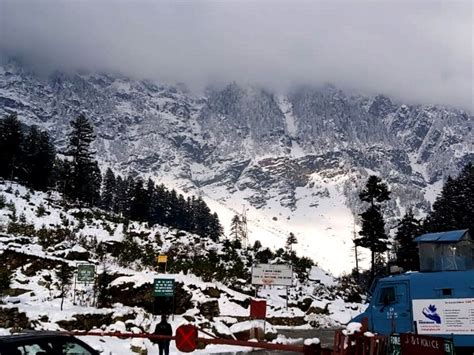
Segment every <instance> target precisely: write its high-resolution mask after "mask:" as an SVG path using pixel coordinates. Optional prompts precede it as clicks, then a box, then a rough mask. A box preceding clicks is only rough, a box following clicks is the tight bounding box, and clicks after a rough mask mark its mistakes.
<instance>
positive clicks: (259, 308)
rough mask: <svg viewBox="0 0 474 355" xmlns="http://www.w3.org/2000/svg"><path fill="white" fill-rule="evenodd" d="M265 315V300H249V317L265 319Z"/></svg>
mask: <svg viewBox="0 0 474 355" xmlns="http://www.w3.org/2000/svg"><path fill="white" fill-rule="evenodd" d="M266 315H267V301H265V300H262V301H257V300H251V301H250V318H253V319H265V317H266Z"/></svg>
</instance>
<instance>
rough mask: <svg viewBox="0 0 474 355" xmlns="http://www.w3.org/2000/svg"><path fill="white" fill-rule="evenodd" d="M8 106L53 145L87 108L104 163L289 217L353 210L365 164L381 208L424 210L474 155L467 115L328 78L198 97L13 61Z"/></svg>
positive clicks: (393, 212)
mask: <svg viewBox="0 0 474 355" xmlns="http://www.w3.org/2000/svg"><path fill="white" fill-rule="evenodd" d="M9 112H18V114H19V117H20V119H22V120H24V121H25V122H27V123H29V124H37V125H39V126H41V127H43V128H46V129H48V130H49V131H50V132H51V133H52V134H53V135H54V137H55V138H56V141H57V144H58V146H59V147H62V146H64V144H65V139H66V138H65V134H64V133H65V132H66V131H68V129H69V121H70V120H71V119H72V118H74V117H75V116H76V115H77V114H78V113H84V114H86V116H87V117H89V118H90V119H91V120H92V121H93V123H94V125H95V127H96V131H97V136H98V139H97V140H96V142H95V145H96V147H95V148H96V149H97V153H98V157H99V159H100V160H101V161H102V162H105V163H109V164H111V165H113V166H115V167H116V168H117V169H120V171H125V170H131V169H135V170H138V171H140V172H142V173H149V174H152V175H154V176H156V177H157V178H158V179H161V180H164V181H171V182H173V183H174V184H175V185H177V186H178V187H180V188H182V189H183V190H185V191H187V190H194V191H199V192H200V193H202V194H204V195H205V196H207V197H208V198H211V199H214V200H217V201H219V202H220V203H223V204H225V205H227V207H229V208H230V209H233V210H237V211H238V210H240V208H241V207H239V206H241V204H242V203H245V204H247V205H248V206H250V207H251V208H253V209H255V210H259V211H260V212H261V211H266V214H267V216H272V215H273V216H278V217H273V220H275V218H280V219H281V218H283V217H285V218H286V219H291V218H294V222H295V223H297V222H296V221H297V218H296V217H297V215H298V210H300V211H301V210H304V211H306V212H305V214H304V215H306V216H308V217H309V216H310V215H311V212H308V211H311V209H314V211H316V209H317V207H318V206H319V207H321V208H322V207H323V206H325V203H326V202H328V201H335V200H338V203H339V205H338V206H340V207H341V208H349V209H350V210H351V211H352V213H357V212H359V211H360V209H361V206H360V203H359V201H358V198H357V189H358V188H359V187H360V186H361V185H363V184H364V183H365V179H364V177H366V176H368V174H371V173H378V174H380V175H381V176H382V177H383V178H384V179H385V180H386V181H387V182H388V184H389V185H390V188H391V189H392V191H393V199H392V201H391V202H390V204H389V205H388V206H387V209H386V213H387V216H389V217H396V216H399V215H400V214H401V213H402V212H403V210H404V208H406V207H407V206H415V208H417V209H418V210H420V211H426V210H427V208H428V207H429V202H428V201H429V200H432V199H433V193H434V192H436V188H437V189H439V187H440V186H441V181H442V180H443V179H444V178H445V177H446V176H447V175H449V174H451V175H453V174H456V173H457V171H458V170H459V169H460V167H462V166H463V165H464V164H465V163H467V162H468V161H472V160H474V153H473V152H474V147H473V139H472V136H473V122H474V117H473V116H472V115H470V114H469V113H467V112H464V111H462V110H457V109H453V108H447V107H441V106H432V105H406V104H403V103H396V102H393V101H391V100H390V99H389V98H388V97H386V96H382V95H379V96H376V97H364V96H359V95H350V94H347V93H344V92H342V91H340V90H338V89H336V88H334V87H332V86H324V87H319V88H316V87H307V86H302V87H298V88H296V89H294V90H292V91H291V92H289V93H286V94H284V95H282V94H276V93H272V92H269V91H267V90H264V89H260V88H254V87H242V86H239V85H237V84H235V83H232V84H229V85H228V86H226V87H223V88H218V89H217V88H211V89H209V90H207V92H206V94H205V95H202V96H199V97H198V96H195V95H193V94H191V93H189V92H187V91H186V90H185V89H183V88H182V87H179V86H176V87H171V86H162V85H157V84H155V83H152V82H147V81H136V80H131V79H129V78H125V77H120V76H111V75H105V74H93V75H91V74H87V75H85V74H84V75H79V74H71V75H66V74H62V73H56V74H54V75H49V76H46V77H41V76H38V75H36V74H33V73H31V72H28V71H27V70H26V69H25V68H23V67H21V66H20V65H18V64H17V63H14V62H11V63H8V64H6V65H4V66H3V67H1V69H0V115H4V114H7V113H9ZM331 187H334V190H331ZM335 192H336V194H335ZM318 213H319V214H321V215H323V214H329V217H330V213H332V212H331V210H328V211H326V212H325V211H323V210H318ZM300 215H301V216H303V214H301V213H300ZM326 217H328V216H326ZM346 222H347V221H345V222H344V223H346ZM315 223H316V224H317V223H318V222H317V221H315ZM334 223H335V222H334ZM350 223H351V222H350V221H349V224H350ZM283 230H285V228H283Z"/></svg>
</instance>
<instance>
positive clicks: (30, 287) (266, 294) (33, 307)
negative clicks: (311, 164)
mask: <svg viewBox="0 0 474 355" xmlns="http://www.w3.org/2000/svg"><path fill="white" fill-rule="evenodd" d="M328 188H329V187H328ZM331 193H336V191H335V190H334V191H331ZM0 194H1V195H2V196H3V197H4V198H5V202H6V204H7V206H5V207H4V208H2V209H0V226H1V229H0V255H1V254H3V253H7V252H8V253H12V252H16V253H19V254H21V255H24V256H27V257H29V258H30V259H28V261H27V263H26V264H24V265H22V266H21V267H18V268H16V269H15V271H14V275H13V280H12V284H11V288H13V289H17V290H20V289H21V290H23V291H22V292H20V293H19V294H18V295H15V296H5V297H4V298H3V302H4V305H2V306H1V307H6V308H18V310H19V311H20V312H25V313H26V316H27V317H28V318H29V320H30V321H31V322H32V326H33V328H34V329H37V330H64V328H62V327H61V325H60V324H61V322H64V321H73V320H75V319H77V316H78V315H94V314H95V315H108V314H110V315H111V319H112V322H111V323H108V324H103V325H101V326H100V327H99V328H98V330H103V331H130V332H151V331H152V330H153V329H154V326H155V324H156V322H157V321H158V318H157V316H153V315H152V314H150V313H149V312H147V311H146V310H144V309H143V308H140V307H130V306H126V305H123V304H120V303H115V304H113V306H112V307H111V308H96V307H94V306H93V304H94V290H93V287H92V285H79V284H78V285H76V288H77V290H76V295H75V297H74V292H73V290H72V288H71V289H69V291H68V292H67V294H66V296H65V300H64V307H63V310H61V309H60V304H61V299H60V298H59V295H60V290H59V287H58V286H59V285H58V282H57V281H58V279H57V274H56V272H55V270H54V269H51V268H44V269H40V270H37V271H35V272H34V273H28V272H27V270H28V268H30V267H31V265H32V264H33V262H34V260H35V258H39V259H41V260H46V261H51V262H52V263H54V262H63V263H67V264H69V265H70V266H72V267H76V266H77V265H78V264H79V263H83V262H84V261H79V260H74V259H73V260H69V259H65V258H64V255H67V253H68V252H77V253H84V252H88V251H90V250H87V248H84V246H81V245H78V244H77V243H75V242H74V241H71V240H69V241H68V240H65V241H63V242H61V243H59V244H57V245H56V246H54V247H48V248H44V247H42V246H41V245H40V244H39V243H38V237H37V236H35V235H33V236H30V237H24V236H21V235H19V236H14V235H12V234H9V233H7V225H8V224H9V223H10V222H11V221H12V219H13V216H12V215H13V214H14V215H15V217H14V218H15V219H16V220H17V221H22V223H26V224H33V226H34V228H35V229H40V228H44V227H51V228H56V227H61V226H62V227H66V226H67V227H69V228H71V229H73V230H74V233H75V235H76V237H78V238H79V237H80V238H82V239H88V238H95V239H96V240H97V241H98V242H100V241H121V240H122V239H123V237H124V234H123V225H122V224H120V223H115V222H111V221H108V220H103V219H95V218H91V219H90V220H86V221H84V220H82V221H81V220H80V219H79V218H78V217H77V212H78V211H77V210H68V211H65V210H64V209H62V207H61V196H60V195H58V194H55V193H53V194H50V193H49V194H48V193H42V192H34V191H29V190H28V189H26V188H25V187H23V186H21V185H17V184H10V183H6V184H0ZM12 206H14V208H13V207H12ZM326 207H327V206H326ZM326 207H325V208H326ZM211 208H213V206H211ZM334 208H337V206H335V207H334ZM41 210H43V211H41ZM40 212H41V213H40ZM129 228H133V229H134V230H135V231H136V232H139V231H146V232H147V233H149V234H150V235H151V236H153V235H155V234H159V235H160V236H161V239H162V242H163V243H162V245H161V246H160V248H161V251H160V253H166V252H167V250H168V249H169V248H170V247H171V246H172V245H176V244H177V243H181V244H183V245H187V244H189V243H190V241H191V240H193V238H194V236H192V235H189V234H188V233H184V232H182V233H176V231H175V230H171V229H169V228H167V227H163V226H153V227H152V228H148V227H147V226H146V225H144V224H140V223H136V222H132V223H131V225H130V227H129ZM2 229H3V233H2ZM296 233H298V231H296ZM269 235H270V236H271V235H272V234H271V233H269ZM150 238H152V237H150ZM258 239H259V240H260V241H261V242H262V244H263V245H264V246H267V244H266V243H268V245H272V244H271V243H272V242H275V241H274V240H272V237H269V238H264V235H263V234H262V235H260V236H259V238H258ZM273 239H275V238H274V237H273ZM206 243H207V242H206ZM304 243H305V242H304V241H302V242H301V244H299V247H301V248H307V247H309V246H308V245H306V244H304ZM334 243H338V241H337V239H336V240H335V241H334ZM277 244H278V243H277ZM208 245H210V247H211V248H213V249H216V250H219V249H220V248H221V246H220V245H219V244H214V245H212V244H208ZM280 246H281V245H280ZM89 262H91V263H94V264H96V265H99V262H98V260H97V259H96V256H95V255H94V254H93V253H91V256H90V258H89ZM100 267H103V265H101V266H100ZM106 267H107V269H108V270H109V272H110V273H111V274H116V275H117V276H116V277H115V278H114V280H113V281H112V282H111V284H110V286H117V287H119V286H121V285H125V284H132V285H133V287H134V288H136V289H137V290H138V289H139V288H140V287H141V286H143V285H146V284H152V283H153V280H154V278H156V277H157V276H159V277H161V278H173V279H174V280H175V282H176V283H180V284H182V285H183V286H182V287H183V289H184V290H185V291H186V292H188V293H190V294H191V295H192V297H191V300H190V301H191V303H192V307H190V308H189V309H187V310H186V311H185V313H184V314H180V315H175V316H174V318H173V319H171V324H172V326H173V329H176V327H178V326H179V325H180V324H183V323H186V322H188V320H187V319H191V318H192V319H194V320H195V323H196V324H198V325H199V326H202V327H205V328H206V330H207V331H211V332H212V331H214V330H218V331H219V332H220V333H221V334H226V333H233V332H235V331H237V330H238V329H239V330H242V329H245V328H246V327H247V328H249V327H251V326H252V323H245V322H242V321H239V317H248V316H249V308H248V306H247V307H244V306H243V304H244V303H245V302H246V301H248V300H249V299H250V298H251V297H250V296H248V295H246V294H243V293H240V292H237V291H235V290H233V289H231V288H230V287H228V286H227V285H225V284H223V283H220V282H215V281H213V282H204V281H203V280H202V279H201V278H200V277H198V276H195V275H193V274H192V273H187V274H184V273H182V272H181V273H177V274H166V275H163V274H159V273H157V272H156V270H154V269H153V268H147V267H143V266H140V265H139V264H138V263H132V264H130V265H128V266H124V265H119V264H118V263H117V261H116V260H113V259H110V260H108V261H107V265H106ZM337 285H338V281H337V280H336V279H335V278H334V277H333V276H331V275H330V274H328V273H326V272H325V271H324V270H323V269H321V268H319V267H313V269H312V270H311V272H310V275H309V281H307V282H306V283H304V284H302V283H300V282H298V281H296V280H295V282H294V286H293V287H290V288H289V291H288V296H289V303H290V304H289V306H288V307H287V301H286V297H287V290H286V288H285V287H283V286H273V287H264V288H260V289H259V291H258V295H257V296H258V297H259V298H261V299H266V300H267V317H268V318H270V319H271V318H274V317H279V318H287V319H295V318H299V319H302V320H303V321H302V323H301V325H299V326H298V327H299V328H302V329H311V327H312V325H311V324H313V325H314V324H319V326H321V327H340V326H342V325H344V324H346V323H347V322H349V321H350V319H352V318H353V317H354V316H355V315H357V314H359V313H360V312H361V311H362V310H363V309H364V306H363V305H361V304H358V303H347V302H344V300H343V299H342V298H341V297H339V296H335V295H334V294H333V292H334V288H335V287H336V286H337ZM210 288H215V289H218V290H219V293H220V296H219V297H218V298H217V299H216V298H210V297H209V295H207V294H206V292H205V291H206V290H208V289H210ZM316 295H318V296H316ZM304 299H308V300H309V302H310V304H309V305H308V307H313V308H314V309H319V310H321V312H320V313H318V312H316V313H308V312H307V311H303V310H302V309H301V307H299V306H298V303H299V302H302V301H303V300H304ZM210 300H217V303H218V309H219V316H217V317H213V318H212V319H210V320H209V319H206V318H205V317H203V316H202V315H201V314H200V308H199V307H200V306H201V305H203V304H204V303H206V302H208V301H210ZM1 307H0V308H1ZM124 316H126V317H125V318H127V320H125V321H124V320H121V319H122V318H124ZM58 322H59V323H58ZM271 328H272V327H271V325H270V324H268V323H267V325H266V329H267V331H268V330H269V329H271ZM8 332H9V329H0V333H3V334H6V333H8ZM84 340H85V341H86V342H87V343H89V344H92V345H94V346H95V347H97V348H99V349H102V350H104V353H105V354H133V353H132V351H131V348H130V347H131V345H132V343H133V345H134V346H135V347H136V346H138V347H143V348H146V349H148V351H149V353H150V354H152V353H156V352H157V349H156V346H154V345H153V344H152V343H151V342H150V341H148V340H137V339H135V340H130V339H116V338H110V337H84ZM274 341H280V342H292V341H294V340H288V339H283V338H282V337H281V336H280V337H279V338H278V339H277V340H274ZM245 350H248V348H236V347H234V346H232V347H230V346H217V345H209V346H207V347H206V349H204V350H200V351H199V352H198V353H202V354H208V353H221V352H230V351H245ZM171 351H172V353H177V350H176V348H175V345H174V342H172V345H171Z"/></svg>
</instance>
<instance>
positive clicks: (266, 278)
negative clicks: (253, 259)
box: [252, 264, 293, 286]
mask: <svg viewBox="0 0 474 355" xmlns="http://www.w3.org/2000/svg"><path fill="white" fill-rule="evenodd" d="M292 280H293V270H292V268H291V265H272V264H255V265H254V266H253V267H252V284H253V285H282V286H291V284H292Z"/></svg>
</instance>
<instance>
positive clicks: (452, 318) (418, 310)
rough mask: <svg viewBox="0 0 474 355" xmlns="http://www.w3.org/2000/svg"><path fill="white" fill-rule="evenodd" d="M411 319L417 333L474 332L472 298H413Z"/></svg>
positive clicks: (466, 333) (470, 333) (473, 304)
mask: <svg viewBox="0 0 474 355" xmlns="http://www.w3.org/2000/svg"><path fill="white" fill-rule="evenodd" d="M413 320H414V321H415V322H416V329H417V331H418V334H425V335H435V334H456V335H472V334H473V333H474V298H445V299H423V300H413Z"/></svg>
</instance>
